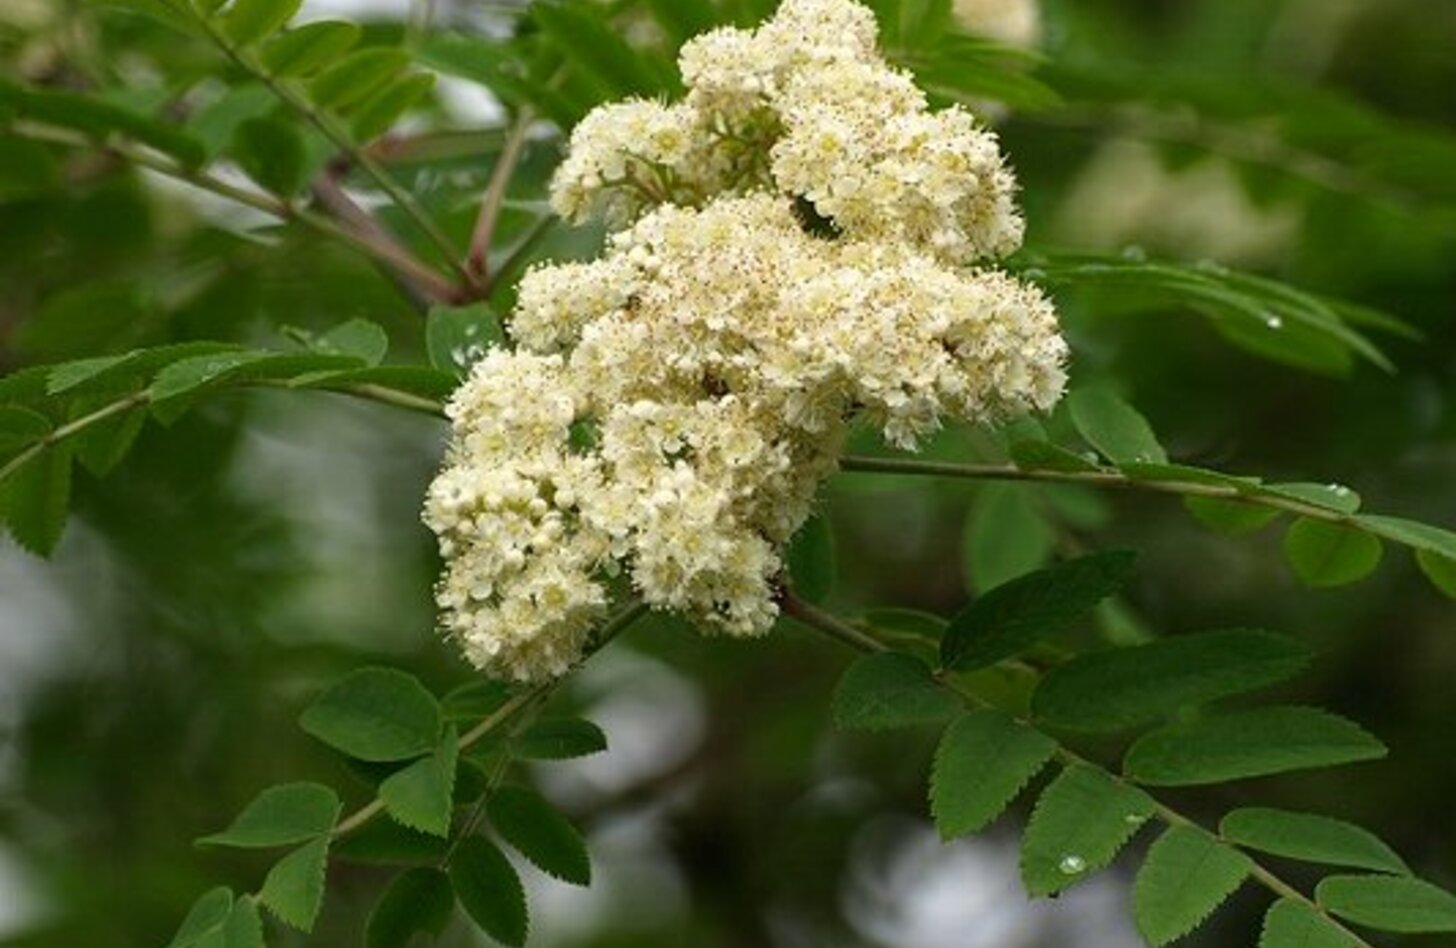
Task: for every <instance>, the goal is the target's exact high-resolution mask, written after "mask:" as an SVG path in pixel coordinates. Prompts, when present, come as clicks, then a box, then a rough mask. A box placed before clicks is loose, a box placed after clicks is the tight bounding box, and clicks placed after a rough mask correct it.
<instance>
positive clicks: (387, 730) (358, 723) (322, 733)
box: [299, 668, 440, 761]
mask: <svg viewBox="0 0 1456 948" xmlns="http://www.w3.org/2000/svg"><path fill="white" fill-rule="evenodd" d="M299 724H300V726H302V728H303V729H304V730H305V731H307V732H308V733H309V734H312V735H313V736H314V737H316V738H318V739H319V740H321V741H323V742H324V743H325V744H328V745H329V746H330V747H333V748H336V749H337V750H341V751H343V752H344V753H345V754H348V755H349V756H350V757H356V758H358V759H359V760H368V761H391V760H408V759H409V758H411V757H419V756H421V755H422V754H427V753H429V752H430V751H431V750H433V749H434V747H435V743H436V741H437V740H438V739H439V736H440V706H439V704H438V703H437V702H436V701H435V697H434V695H431V694H430V693H429V692H428V691H426V690H425V686H424V685H422V684H420V682H419V680H418V679H416V678H415V677H414V676H413V675H410V674H406V673H405V672H402V671H398V670H397V669H393V668H364V669H360V670H359V671H356V672H354V673H352V674H350V675H348V676H346V677H345V678H344V679H343V680H342V681H340V682H339V683H338V684H336V685H334V686H333V687H332V688H330V689H329V690H328V691H326V692H324V693H323V694H322V695H320V696H319V698H318V700H316V701H314V703H313V704H311V705H309V707H308V709H307V710H305V711H304V712H303V715H302V717H300V718H299Z"/></svg>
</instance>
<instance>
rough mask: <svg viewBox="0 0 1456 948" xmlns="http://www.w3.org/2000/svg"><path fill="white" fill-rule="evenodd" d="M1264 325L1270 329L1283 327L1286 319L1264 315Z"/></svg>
mask: <svg viewBox="0 0 1456 948" xmlns="http://www.w3.org/2000/svg"><path fill="white" fill-rule="evenodd" d="M1264 325H1265V326H1268V327H1269V328H1270V329H1283V328H1284V320H1283V318H1281V317H1279V316H1274V315H1269V316H1265V317H1264Z"/></svg>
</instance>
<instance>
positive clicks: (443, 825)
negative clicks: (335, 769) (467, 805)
mask: <svg viewBox="0 0 1456 948" xmlns="http://www.w3.org/2000/svg"><path fill="white" fill-rule="evenodd" d="M458 753H459V745H458V739H457V737H456V734H455V728H454V727H453V726H451V727H448V728H446V729H445V736H444V737H443V738H442V739H441V741H440V745H439V747H437V748H436V749H435V752H434V753H433V754H431V755H430V756H428V757H423V758H421V759H419V760H417V761H415V762H414V763H412V764H410V765H409V766H408V767H405V768H404V769H403V770H400V771H398V772H396V773H393V774H390V775H389V776H388V777H386V778H385V779H384V781H383V782H382V783H380V785H379V799H380V800H381V801H382V802H383V803H384V809H385V811H386V812H387V813H388V814H389V815H390V816H391V817H393V818H394V819H395V820H398V821H399V822H400V823H403V824H404V825H405V826H408V827H410V828H411V829H417V830H420V831H421V832H425V833H429V834H430V835H432V836H448V835H450V816H451V814H452V813H453V812H454V809H455V804H454V792H455V760H456V757H457V756H458Z"/></svg>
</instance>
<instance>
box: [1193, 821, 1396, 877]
mask: <svg viewBox="0 0 1456 948" xmlns="http://www.w3.org/2000/svg"><path fill="white" fill-rule="evenodd" d="M1218 831H1219V833H1220V835H1222V836H1223V837H1224V838H1225V839H1227V840H1228V841H1229V842H1232V843H1238V844H1239V845H1240V846H1246V847H1248V848H1249V849H1257V850H1259V851H1260V852H1266V853H1272V854H1273V855H1275V856H1284V857H1286V858H1289V859H1302V860H1304V861H1305V862H1317V863H1324V864H1326V865H1331V866H1352V867H1354V868H1356V869H1373V870H1374V871H1376V872H1391V873H1395V874H1396V875H1410V868H1409V867H1408V866H1407V865H1406V864H1405V862H1404V861H1403V860H1402V859H1401V858H1400V856H1398V855H1397V854H1396V853H1395V851H1394V850H1393V849H1391V848H1390V847H1389V846H1387V845H1385V843H1384V842H1382V841H1381V839H1380V837H1378V836H1376V835H1375V834H1374V833H1372V832H1370V831H1369V830H1366V829H1362V828H1361V827H1359V826H1356V825H1354V824H1353V823H1346V822H1344V821H1343V820H1336V819H1333V818H1331V817H1328V816H1316V815H1314V814H1311V813H1293V812H1290V811H1289V810H1276V809H1273V808H1270V807H1246V808H1244V809H1241V810H1234V811H1233V812H1232V813H1230V814H1228V815H1227V816H1225V817H1224V818H1223V822H1222V823H1220V824H1219V828H1218Z"/></svg>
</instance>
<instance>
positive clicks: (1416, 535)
mask: <svg viewBox="0 0 1456 948" xmlns="http://www.w3.org/2000/svg"><path fill="white" fill-rule="evenodd" d="M1355 522H1356V523H1358V524H1359V525H1360V526H1362V527H1364V528H1366V529H1367V530H1370V531H1372V532H1375V533H1378V534H1380V535H1381V536H1383V537H1385V538H1386V539H1389V540H1394V541H1395V542H1397V543H1403V544H1405V545H1406V546H1409V547H1413V548H1415V549H1417V550H1429V551H1430V552H1432V553H1439V554H1440V555H1442V556H1444V557H1447V558H1448V559H1456V533H1452V532H1451V531H1450V530H1446V529H1443V528H1441V527H1433V526H1431V525H1430V524H1428V523H1418V522H1416V521H1414V520H1405V519H1402V518H1400V517H1383V516H1378V515H1375V514H1359V515H1357V516H1356V517H1355Z"/></svg>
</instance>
